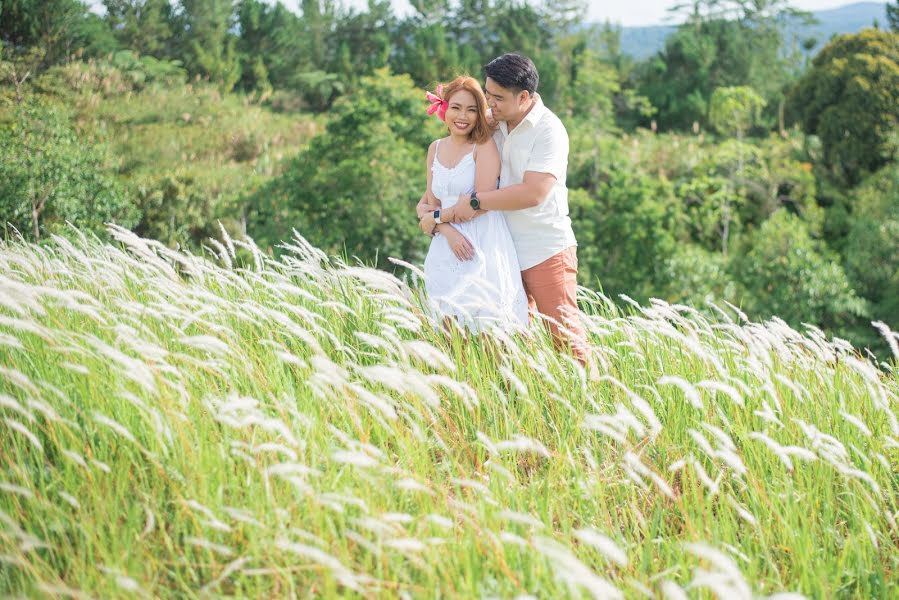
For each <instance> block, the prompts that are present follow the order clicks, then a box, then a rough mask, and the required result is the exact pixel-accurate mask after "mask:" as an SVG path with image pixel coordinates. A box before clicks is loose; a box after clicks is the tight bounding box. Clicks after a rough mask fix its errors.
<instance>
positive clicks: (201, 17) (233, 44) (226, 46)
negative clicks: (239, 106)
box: [176, 0, 241, 91]
mask: <svg viewBox="0 0 899 600" xmlns="http://www.w3.org/2000/svg"><path fill="white" fill-rule="evenodd" d="M234 9H235V6H234V0H181V12H180V13H179V14H178V20H177V25H176V30H177V36H178V37H179V38H180V46H181V52H182V57H183V59H184V65H185V67H186V68H187V70H188V71H189V72H190V73H191V74H196V75H201V76H204V77H207V78H209V80H210V81H212V82H213V83H215V84H216V85H218V86H219V87H221V88H222V90H224V91H230V90H231V89H232V88H233V87H234V84H236V83H237V82H238V81H239V80H240V75H241V71H240V57H239V56H238V53H237V37H236V36H235V35H234V34H233V33H232V29H233V27H234V24H235V20H236V14H235V10H234Z"/></svg>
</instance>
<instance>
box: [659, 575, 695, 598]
mask: <svg viewBox="0 0 899 600" xmlns="http://www.w3.org/2000/svg"><path fill="white" fill-rule="evenodd" d="M659 587H660V588H661V590H662V595H663V596H664V597H665V599H666V600H688V599H689V596H687V592H685V591H684V589H683V588H682V587H681V586H679V585H677V584H676V583H674V582H673V581H671V580H670V579H663V580H662V583H661V585H660V586H659Z"/></svg>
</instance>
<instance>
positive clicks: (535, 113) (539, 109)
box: [499, 93, 547, 136]
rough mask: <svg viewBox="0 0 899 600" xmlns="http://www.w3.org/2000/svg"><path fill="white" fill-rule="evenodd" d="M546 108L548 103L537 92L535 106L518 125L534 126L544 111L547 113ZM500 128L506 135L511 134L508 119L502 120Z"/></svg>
mask: <svg viewBox="0 0 899 600" xmlns="http://www.w3.org/2000/svg"><path fill="white" fill-rule="evenodd" d="M546 110H547V109H546V105H544V104H543V98H541V97H540V94H537V93H535V94H534V106H532V107H531V110H530V112H528V114H527V115H525V117H524V119H522V121H521V123H519V124H518V127H521V126H522V125H524V124H525V123H527V124H528V125H530V126H531V127H533V126H534V125H536V124H537V123H538V122H539V121H540V119H541V118H542V117H543V115H544V113H546ZM518 127H516V129H518ZM499 128H500V131H502V132H503V135H504V136H506V135H509V124H508V123H507V122H506V121H500V123H499Z"/></svg>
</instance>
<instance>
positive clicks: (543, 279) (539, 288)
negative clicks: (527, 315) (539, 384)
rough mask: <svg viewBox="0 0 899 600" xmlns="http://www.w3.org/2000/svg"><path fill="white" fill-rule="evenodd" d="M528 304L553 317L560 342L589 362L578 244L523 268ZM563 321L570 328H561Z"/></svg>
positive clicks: (551, 320) (583, 363) (530, 307)
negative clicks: (579, 298)
mask: <svg viewBox="0 0 899 600" xmlns="http://www.w3.org/2000/svg"><path fill="white" fill-rule="evenodd" d="M521 280H522V283H523V284H524V292H525V294H527V297H528V308H529V309H530V310H531V312H534V311H537V312H539V313H540V314H542V315H545V316H547V317H549V318H550V321H548V324H549V328H550V331H551V332H552V335H553V339H555V341H556V345H557V346H559V347H562V348H567V349H569V350H570V351H571V353H572V355H573V356H574V357H575V358H576V359H577V360H578V362H580V363H581V364H582V365H586V364H587V336H586V334H585V333H584V328H583V326H582V325H581V321H580V318H579V314H580V313H579V311H578V308H577V297H576V293H577V246H570V247H568V248H566V249H565V250H562V251H561V252H559V253H558V254H554V255H553V256H551V257H549V258H548V259H546V260H545V261H543V262H542V263H540V264H538V265H534V266H533V267H531V268H530V269H525V270H524V271H522V272H521ZM559 323H561V324H562V325H563V326H564V328H565V329H567V330H568V331H567V332H565V331H560V329H559V325H558V324H559Z"/></svg>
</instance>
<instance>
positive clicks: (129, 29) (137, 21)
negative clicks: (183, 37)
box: [103, 0, 174, 58]
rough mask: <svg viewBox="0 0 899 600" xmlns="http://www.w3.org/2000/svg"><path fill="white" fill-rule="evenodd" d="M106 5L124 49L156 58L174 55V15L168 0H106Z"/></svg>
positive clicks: (112, 25)
mask: <svg viewBox="0 0 899 600" xmlns="http://www.w3.org/2000/svg"><path fill="white" fill-rule="evenodd" d="M103 5H104V6H105V7H106V19H107V21H108V22H109V24H110V26H111V27H112V30H113V31H114V32H115V35H116V38H117V39H118V40H119V43H120V44H121V45H122V46H123V47H125V48H128V49H130V50H133V51H135V52H137V53H138V54H142V55H150V56H154V57H156V58H163V57H166V56H169V55H170V54H171V52H172V50H173V49H172V47H171V44H172V38H173V33H172V23H173V20H174V15H173V11H172V5H171V4H170V3H169V0H103Z"/></svg>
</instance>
